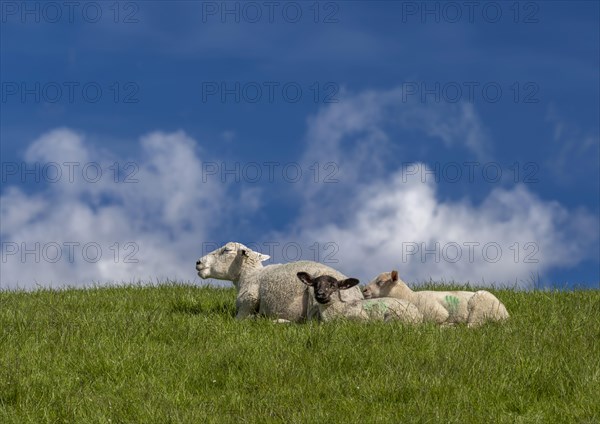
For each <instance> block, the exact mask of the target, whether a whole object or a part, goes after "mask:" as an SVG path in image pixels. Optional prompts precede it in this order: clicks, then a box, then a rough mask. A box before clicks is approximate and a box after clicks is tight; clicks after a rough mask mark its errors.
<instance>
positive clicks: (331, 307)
mask: <svg viewBox="0 0 600 424" xmlns="http://www.w3.org/2000/svg"><path fill="white" fill-rule="evenodd" d="M297 275H298V279H299V280H300V281H302V282H303V283H304V284H306V285H307V286H308V287H311V288H312V289H313V290H312V294H313V298H314V300H315V301H316V302H317V305H318V307H319V318H320V320H321V321H330V320H333V319H336V318H348V319H357V320H377V321H389V320H400V321H403V322H405V323H409V324H418V323H420V322H423V314H421V312H419V310H418V309H417V307H416V306H415V305H413V304H412V303H410V302H408V301H406V300H401V299H394V298H391V297H384V298H381V299H376V300H364V299H362V300H360V299H359V300H354V301H351V302H346V301H343V300H342V299H341V293H342V292H343V291H345V290H348V289H350V288H352V287H355V286H356V285H357V284H358V280H357V279H356V278H346V279H344V280H338V279H337V278H335V277H332V276H331V275H321V276H318V277H314V278H313V277H311V275H310V274H309V273H307V272H299V273H298V274H297Z"/></svg>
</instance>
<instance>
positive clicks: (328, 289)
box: [297, 272, 339, 305]
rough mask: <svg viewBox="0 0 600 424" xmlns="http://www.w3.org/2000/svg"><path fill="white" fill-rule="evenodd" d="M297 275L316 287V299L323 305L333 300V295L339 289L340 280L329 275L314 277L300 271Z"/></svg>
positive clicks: (305, 282) (307, 283) (301, 279)
mask: <svg viewBox="0 0 600 424" xmlns="http://www.w3.org/2000/svg"><path fill="white" fill-rule="evenodd" d="M297 275H298V278H299V279H300V281H302V282H303V283H304V284H306V285H307V286H310V287H312V288H313V289H314V293H315V300H316V301H317V302H319V303H320V304H322V305H325V304H327V303H329V302H331V295H332V294H333V293H334V292H335V291H336V290H338V284H339V283H338V280H336V279H335V278H333V277H331V276H329V275H321V276H320V277H316V278H312V277H311V276H310V275H309V274H308V273H306V272H299V273H298V274H297Z"/></svg>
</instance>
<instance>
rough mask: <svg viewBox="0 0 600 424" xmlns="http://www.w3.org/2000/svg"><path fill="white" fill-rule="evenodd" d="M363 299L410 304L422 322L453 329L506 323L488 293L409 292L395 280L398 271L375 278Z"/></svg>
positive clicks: (505, 315) (505, 313) (501, 309)
mask: <svg viewBox="0 0 600 424" xmlns="http://www.w3.org/2000/svg"><path fill="white" fill-rule="evenodd" d="M363 295H364V296H365V299H372V298H379V297H384V296H385V297H386V298H387V297H388V296H389V297H393V298H396V299H404V300H408V301H409V302H412V303H414V304H415V305H416V307H417V308H418V309H419V311H421V312H422V313H423V316H424V319H425V320H426V321H433V322H435V323H438V324H444V325H454V324H458V323H467V326H469V327H476V326H479V325H481V324H483V323H484V322H486V321H503V320H506V319H508V317H509V315H508V311H507V310H506V307H505V306H504V305H503V304H502V303H501V302H500V301H499V300H498V298H496V296H494V295H493V294H491V293H490V292H488V291H485V290H480V291H477V292H471V291H416V292H415V291H412V290H411V289H410V288H409V287H408V286H407V285H406V283H405V282H404V281H402V280H401V279H400V278H399V276H398V271H392V272H384V273H382V274H379V275H378V276H377V277H376V278H375V279H373V281H371V282H370V283H369V284H368V285H367V286H366V287H365V288H364V289H363Z"/></svg>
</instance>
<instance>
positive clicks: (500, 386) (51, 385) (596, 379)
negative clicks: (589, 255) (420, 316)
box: [0, 284, 600, 423]
mask: <svg viewBox="0 0 600 424" xmlns="http://www.w3.org/2000/svg"><path fill="white" fill-rule="evenodd" d="M495 293H496V294H497V295H498V297H499V298H500V299H501V300H502V301H503V302H504V303H505V304H506V306H507V308H508V310H509V312H510V313H511V315H512V318H511V320H510V322H508V323H507V324H505V325H494V324H491V325H486V326H485V327H483V328H480V329H477V330H472V329H467V328H465V327H457V328H438V327H435V326H433V325H423V326H420V327H417V328H408V327H403V326H402V325H400V324H397V323H393V324H384V323H352V322H336V323H329V324H318V323H314V322H309V323H306V324H291V325H290V324H274V323H272V322H270V321H269V320H266V319H259V320H254V321H243V322H237V321H235V320H234V319H233V314H234V309H235V307H234V301H235V292H234V291H233V289H214V288H198V287H194V286H186V285H176V284H166V285H161V286H157V287H121V288H97V289H87V290H64V291H46V290H40V291H36V292H31V293H24V292H12V293H11V292H0V422H1V423H44V422H77V423H87V422H98V423H108V422H112V423H168V422H189V423H204V422H232V423H241V422H249V423H256V422H260V423H262V422H285V423H304V422H309V423H312V422H332V423H333V422H362V423H375V422H382V423H388V422H431V423H450V422H460V423H470V422H480V423H490V422H494V423H501V422H505V423H515V422H522V423H529V422H531V423H550V422H576V423H586V422H587V423H597V422H600V402H599V400H598V399H599V398H598V396H599V394H600V291H597V290H596V291H575V292H554V291H553V292H543V291H536V292H515V291H510V290H506V291H502V290H499V291H495Z"/></svg>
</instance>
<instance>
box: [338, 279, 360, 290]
mask: <svg viewBox="0 0 600 424" xmlns="http://www.w3.org/2000/svg"><path fill="white" fill-rule="evenodd" d="M358 283H359V281H358V280H357V279H356V278H346V279H345V280H342V281H338V289H340V290H346V289H349V288H351V287H354V286H355V285H357V284H358Z"/></svg>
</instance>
